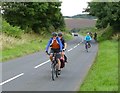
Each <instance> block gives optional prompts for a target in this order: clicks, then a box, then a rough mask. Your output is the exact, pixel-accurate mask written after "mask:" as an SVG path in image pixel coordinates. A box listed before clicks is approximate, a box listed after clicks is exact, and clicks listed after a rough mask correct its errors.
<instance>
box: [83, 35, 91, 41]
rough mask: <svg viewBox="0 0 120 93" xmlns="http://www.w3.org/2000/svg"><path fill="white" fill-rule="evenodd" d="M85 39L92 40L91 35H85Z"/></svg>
mask: <svg viewBox="0 0 120 93" xmlns="http://www.w3.org/2000/svg"><path fill="white" fill-rule="evenodd" d="M84 40H85V41H90V40H92V38H91V36H88V35H87V36H85V39H84Z"/></svg>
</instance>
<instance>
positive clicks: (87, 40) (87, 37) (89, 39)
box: [84, 33, 92, 47]
mask: <svg viewBox="0 0 120 93" xmlns="http://www.w3.org/2000/svg"><path fill="white" fill-rule="evenodd" d="M84 40H85V46H86V44H87V43H88V45H89V47H91V45H90V41H91V40H92V38H91V36H90V34H89V33H87V35H86V36H85V38H84Z"/></svg>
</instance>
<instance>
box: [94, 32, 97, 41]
mask: <svg viewBox="0 0 120 93" xmlns="http://www.w3.org/2000/svg"><path fill="white" fill-rule="evenodd" d="M94 40H95V41H97V33H96V32H95V33H94Z"/></svg>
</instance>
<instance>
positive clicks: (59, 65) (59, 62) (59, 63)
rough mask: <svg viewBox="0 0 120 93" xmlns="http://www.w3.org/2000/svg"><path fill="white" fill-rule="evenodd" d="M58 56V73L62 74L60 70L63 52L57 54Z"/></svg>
mask: <svg viewBox="0 0 120 93" xmlns="http://www.w3.org/2000/svg"><path fill="white" fill-rule="evenodd" d="M56 58H57V62H58V75H60V71H61V68H60V67H61V61H60V58H61V54H57V56H56Z"/></svg>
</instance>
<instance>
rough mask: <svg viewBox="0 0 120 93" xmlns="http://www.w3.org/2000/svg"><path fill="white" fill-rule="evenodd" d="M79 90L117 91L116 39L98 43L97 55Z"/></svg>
mask: <svg viewBox="0 0 120 93" xmlns="http://www.w3.org/2000/svg"><path fill="white" fill-rule="evenodd" d="M79 91H118V41H112V40H106V41H103V42H100V43H99V51H98V56H97V58H96V60H95V62H94V64H93V66H92V67H91V69H90V71H89V73H88V75H87V77H86V79H85V81H84V82H83V84H82V85H81V86H80V90H79Z"/></svg>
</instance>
